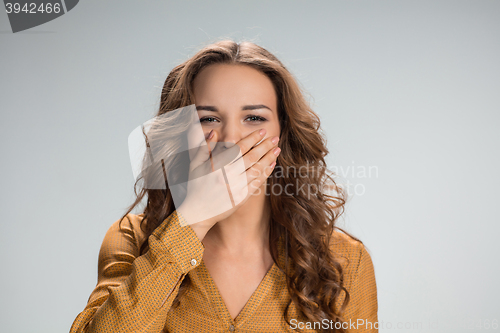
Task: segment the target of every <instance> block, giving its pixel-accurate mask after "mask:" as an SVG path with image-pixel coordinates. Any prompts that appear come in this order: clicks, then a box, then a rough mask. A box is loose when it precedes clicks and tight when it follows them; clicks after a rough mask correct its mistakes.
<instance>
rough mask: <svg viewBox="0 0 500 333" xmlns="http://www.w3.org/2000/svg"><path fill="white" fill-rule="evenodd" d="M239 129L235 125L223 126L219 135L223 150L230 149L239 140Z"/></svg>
mask: <svg viewBox="0 0 500 333" xmlns="http://www.w3.org/2000/svg"><path fill="white" fill-rule="evenodd" d="M241 133H242V131H241V129H239V128H238V126H236V125H226V126H223V127H222V128H221V129H220V131H219V133H217V134H219V140H218V141H219V142H221V143H222V144H223V146H224V147H225V148H231V147H232V146H234V145H235V144H236V143H237V142H238V141H240V139H241Z"/></svg>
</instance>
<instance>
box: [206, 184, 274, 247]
mask: <svg viewBox="0 0 500 333" xmlns="http://www.w3.org/2000/svg"><path fill="white" fill-rule="evenodd" d="M270 215H271V214H270V206H269V201H268V198H267V197H266V195H265V193H264V191H261V192H260V194H259V195H252V196H251V197H250V198H249V199H248V200H247V201H246V202H245V203H244V204H243V205H242V206H241V207H240V208H238V210H236V211H235V212H234V213H233V214H232V215H231V216H229V217H228V218H226V219H224V220H221V221H219V222H217V223H216V224H215V225H214V226H213V227H212V228H211V229H210V231H209V232H208V233H207V235H206V236H205V239H204V240H203V243H204V244H205V246H206V247H207V246H208V247H210V248H211V250H212V251H214V250H215V251H216V252H224V253H226V254H227V255H229V256H233V255H234V256H241V255H245V254H256V253H261V254H262V253H264V252H268V251H269V220H270Z"/></svg>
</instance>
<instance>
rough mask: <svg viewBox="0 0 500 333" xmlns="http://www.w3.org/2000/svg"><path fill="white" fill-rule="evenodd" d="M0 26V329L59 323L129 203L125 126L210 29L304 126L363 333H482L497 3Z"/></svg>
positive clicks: (121, 14)
mask: <svg viewBox="0 0 500 333" xmlns="http://www.w3.org/2000/svg"><path fill="white" fill-rule="evenodd" d="M0 32H1V33H0V60H1V61H0V77H1V92H0V109H1V112H2V118H1V119H2V120H1V124H2V126H1V132H0V133H1V134H0V135H1V156H2V163H1V166H0V170H1V174H2V178H1V187H0V191H1V192H0V193H1V199H2V200H1V212H2V216H3V221H2V228H1V230H2V231H1V233H0V237H1V238H0V244H1V249H2V251H1V262H2V274H1V276H0V282H1V286H2V290H1V295H2V296H1V297H0V302H1V310H2V311H1V312H0V320H1V323H2V324H1V326H2V331H3V332H9V333H10V332H30V333H31V332H37V333H38V332H47V333H49V332H50V333H53V332H68V331H69V328H70V326H71V324H72V322H73V320H74V319H75V317H76V316H77V315H78V313H79V312H80V311H82V310H83V309H84V307H85V305H86V303H87V300H88V297H89V295H90V293H91V291H92V290H93V288H94V287H95V284H96V282H97V257H98V253H99V248H100V245H101V242H102V240H103V237H104V234H105V232H106V231H107V229H108V228H109V226H110V225H111V224H112V223H113V222H114V221H116V220H117V219H118V218H119V217H120V216H121V214H123V213H124V212H125V208H126V207H128V205H129V204H130V203H132V200H133V198H134V197H133V181H134V179H133V176H132V170H131V166H130V161H129V156H128V147H127V137H128V135H129V133H130V132H131V131H132V130H133V129H134V128H135V127H136V126H138V125H140V124H142V123H143V122H145V121H146V120H148V119H150V118H151V117H152V116H153V115H154V114H155V112H156V111H157V108H158V105H159V96H160V91H161V87H162V85H163V82H164V80H165V78H166V77H167V75H168V73H169V72H170V70H171V69H172V68H173V67H174V66H175V65H177V64H179V63H180V62H182V61H184V60H186V59H188V58H189V57H190V56H192V55H193V54H194V53H195V52H196V51H197V50H198V49H199V48H201V47H202V46H204V45H206V44H208V43H210V42H214V41H217V40H220V39H221V38H224V37H227V38H232V39H234V40H236V41H241V40H251V41H254V42H256V43H257V44H259V45H261V46H263V47H265V48H267V49H268V50H269V51H271V52H273V53H274V54H275V55H276V56H277V57H278V58H279V59H281V60H282V62H283V63H284V64H285V66H287V67H288V68H289V70H290V71H291V72H292V73H293V74H294V75H295V77H296V78H297V79H298V80H299V82H300V84H301V85H302V87H303V88H304V90H305V91H306V92H307V93H308V95H307V96H308V99H309V100H310V102H311V104H312V106H313V109H314V110H315V111H316V112H317V113H318V114H319V115H320V117H321V120H322V128H323V131H324V132H325V134H326V136H327V139H328V147H329V149H330V155H329V157H328V163H329V166H330V167H331V168H333V169H336V170H337V173H338V175H339V181H341V182H342V183H344V184H345V186H346V188H348V189H349V191H350V199H349V201H348V204H347V206H346V209H347V210H346V213H345V215H344V218H343V219H342V221H340V224H341V225H343V226H344V227H345V228H346V229H348V230H349V231H351V232H352V233H354V235H356V236H358V237H359V238H360V239H361V240H362V241H363V242H364V243H365V244H366V246H367V247H368V249H369V251H370V254H371V256H372V259H373V262H374V266H375V273H376V279H377V286H378V300H379V321H380V322H381V325H383V327H384V329H381V330H380V331H381V332H428V331H432V332H478V331H483V330H484V331H485V332H489V331H492V332H495V331H497V332H498V331H500V328H497V329H496V330H495V329H493V327H492V326H491V325H492V324H493V325H494V320H498V319H500V315H499V314H500V310H499V309H500V306H499V301H498V300H499V298H500V287H499V284H498V279H499V274H500V269H499V260H498V254H499V253H500V245H499V242H498V235H499V231H500V228H499V222H500V219H499V214H498V207H499V204H498V199H499V195H498V189H499V186H500V177H499V175H498V173H499V172H500V159H499V143H500V135H499V121H500V116H499V111H500V110H499V107H500V94H499V91H500V84H499V83H500V61H499V59H500V2H499V1H482V0H479V1H477V0H474V1H177V2H173V1H118V0H112V1H111V0H107V1H95V0H87V1H80V3H79V4H78V5H77V6H76V7H75V8H74V9H73V10H72V11H70V12H69V13H67V14H66V15H63V16H61V17H59V18H58V19H56V20H53V21H51V22H48V23H46V24H43V25H41V26H38V27H35V28H32V29H30V30H26V31H24V32H20V33H16V34H13V33H12V32H11V30H10V26H9V22H8V18H7V14H6V13H5V12H4V11H2V12H1V13H0ZM382 323H383V324H382ZM480 325H482V326H480ZM488 325H490V327H489V328H488V327H487V326H488ZM398 327H399V328H398Z"/></svg>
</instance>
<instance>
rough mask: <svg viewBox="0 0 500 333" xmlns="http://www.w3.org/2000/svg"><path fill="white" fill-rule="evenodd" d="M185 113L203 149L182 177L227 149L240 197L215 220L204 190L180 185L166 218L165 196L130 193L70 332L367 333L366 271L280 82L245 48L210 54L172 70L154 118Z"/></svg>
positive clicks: (320, 141) (311, 118)
mask: <svg viewBox="0 0 500 333" xmlns="http://www.w3.org/2000/svg"><path fill="white" fill-rule="evenodd" d="M192 104H195V105H196V110H197V111H196V112H197V114H198V117H199V122H200V124H201V128H202V129H203V134H204V135H205V139H206V143H207V145H206V146H200V148H201V149H199V150H198V152H197V153H196V155H190V158H191V162H190V164H189V168H188V169H189V171H188V173H189V174H190V175H191V174H192V173H194V172H195V170H197V168H198V169H199V168H201V166H202V165H204V164H205V165H206V163H210V162H211V163H212V166H213V156H215V155H216V154H215V151H216V150H217V149H219V151H220V152H222V154H223V152H224V151H226V150H229V149H231V148H232V147H237V148H238V149H239V152H240V157H241V158H240V159H238V160H239V161H240V166H241V165H243V166H244V169H243V170H242V171H243V172H242V173H241V174H242V175H244V176H245V177H246V178H245V179H246V180H247V181H246V182H245V185H247V186H246V187H245V186H244V187H242V188H240V190H238V189H234V188H232V190H233V192H234V193H232V194H233V196H234V197H233V199H234V198H238V200H236V201H235V200H232V203H233V205H232V206H231V207H230V208H227V209H223V211H222V212H221V211H220V209H219V210H218V211H217V209H216V208H220V207H221V206H220V204H219V202H221V201H220V200H219V199H220V196H221V193H222V192H217V191H216V188H217V186H218V184H216V182H213V183H210V182H193V183H189V184H188V187H187V192H186V193H187V194H186V196H185V198H184V200H183V201H182V204H181V205H177V207H176V204H177V203H175V204H174V200H173V194H172V191H171V189H170V188H169V185H168V184H166V186H165V188H164V189H152V188H142V189H141V190H140V192H139V193H138V195H137V199H136V201H135V202H134V203H133V204H132V205H131V206H130V207H129V209H128V211H127V212H126V213H125V214H124V216H123V217H122V218H121V219H119V220H117V221H116V222H115V223H114V224H113V225H112V226H111V227H110V228H109V230H108V232H107V233H106V235H105V237H104V240H103V243H102V246H101V250H100V253H99V264H98V283H97V286H96V287H95V289H94V290H93V292H92V293H91V295H90V297H89V300H88V304H87V306H86V307H85V309H84V310H83V311H82V312H81V313H80V314H79V315H78V316H77V317H76V319H75V321H74V323H73V325H72V327H71V331H70V332H71V333H77V332H86V333H91V332H99V333H107V332H109V333H111V332H113V333H116V332H120V333H122V332H151V333H160V332H172V333H173V332H228V331H229V332H291V331H303V332H351V331H352V332H377V331H378V329H377V327H378V326H377V325H378V323H377V291H376V283H375V275H374V269H373V265H372V261H371V258H370V255H369V254H368V252H367V250H366V249H365V247H364V246H363V244H362V243H361V242H360V241H359V240H357V239H356V238H354V237H352V236H350V235H348V234H346V233H345V232H340V231H341V230H340V229H339V228H338V227H337V226H336V225H335V223H336V221H337V219H338V217H339V216H340V215H341V214H342V212H343V209H344V204H345V197H344V192H343V191H342V189H341V188H339V187H337V186H336V184H335V181H334V180H333V178H332V176H330V175H329V173H328V170H327V169H326V163H325V156H326V155H327V153H328V150H327V148H326V142H325V139H324V137H323V136H322V135H321V134H320V133H319V130H320V121H319V118H318V116H317V115H316V114H315V113H314V112H313V111H312V110H311V108H310V106H309V105H308V103H307V102H306V100H305V99H304V97H303V94H302V92H301V89H300V87H299V86H298V84H297V82H296V81H295V79H294V78H293V76H292V75H291V73H290V72H289V71H288V70H287V69H286V68H285V66H283V64H282V63H281V62H280V61H279V60H278V59H276V57H274V56H273V55H272V54H271V53H269V52H268V51H267V50H265V49H263V48H262V47H259V46H257V45H255V44H253V43H250V42H242V43H235V42H233V41H221V42H218V43H214V44H212V45H209V46H206V47H205V48H203V49H202V50H200V51H199V52H198V53H197V54H196V55H194V56H193V57H192V58H191V59H189V60H187V61H186V62H184V63H182V64H180V65H178V66H177V67H175V68H174V69H173V70H172V71H171V73H170V74H169V75H168V77H167V79H166V81H165V85H164V87H163V91H162V94H161V103H160V109H159V111H158V116H160V115H168V112H171V111H172V110H176V109H179V108H182V107H185V106H188V105H192ZM203 147H204V148H203ZM211 147H212V148H213V147H216V148H213V151H212V150H211ZM212 170H214V169H212ZM226 171H228V172H227V174H228V175H229V174H230V173H231V172H230V170H229V169H227V170H226ZM234 175H237V173H234ZM217 179H219V180H220V179H221V178H217ZM226 181H227V179H226ZM136 185H137V183H136ZM325 186H329V189H331V190H334V191H333V193H334V194H333V195H331V194H327V193H326V191H324V190H323V189H324V188H325ZM203 187H204V188H203ZM238 191H240V192H238ZM207 193H208V195H207ZM202 194H204V195H202ZM238 195H239V196H238ZM145 196H146V197H147V205H146V207H145V209H144V211H143V213H141V214H139V215H135V214H131V213H130V212H131V211H132V209H133V208H134V207H135V206H136V205H138V204H139V203H140V202H141V201H142V199H143V198H144V197H145ZM211 208H213V209H215V210H216V211H217V215H216V216H209V215H207V214H205V213H206V212H207V211H210V209H211ZM204 214H205V215H204ZM339 230H340V231H339Z"/></svg>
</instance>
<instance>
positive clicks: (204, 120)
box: [200, 117, 217, 123]
mask: <svg viewBox="0 0 500 333" xmlns="http://www.w3.org/2000/svg"><path fill="white" fill-rule="evenodd" d="M215 120H217V119H215V118H214V117H203V118H200V123H213V122H214V121H215Z"/></svg>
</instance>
